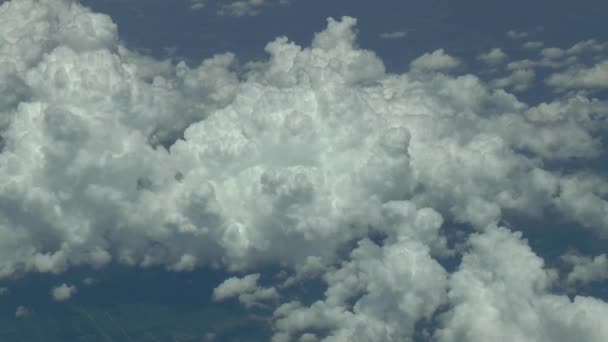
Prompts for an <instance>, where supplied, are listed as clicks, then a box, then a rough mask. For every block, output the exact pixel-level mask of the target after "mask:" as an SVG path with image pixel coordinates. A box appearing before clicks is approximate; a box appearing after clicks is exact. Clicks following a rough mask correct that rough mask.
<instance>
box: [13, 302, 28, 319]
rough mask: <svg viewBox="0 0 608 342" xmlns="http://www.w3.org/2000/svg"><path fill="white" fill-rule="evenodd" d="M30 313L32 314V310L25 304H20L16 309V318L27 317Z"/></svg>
mask: <svg viewBox="0 0 608 342" xmlns="http://www.w3.org/2000/svg"><path fill="white" fill-rule="evenodd" d="M29 314H30V310H29V309H28V308H27V307H25V306H23V305H19V306H18V307H17V310H15V318H23V317H27V316H28V315H29Z"/></svg>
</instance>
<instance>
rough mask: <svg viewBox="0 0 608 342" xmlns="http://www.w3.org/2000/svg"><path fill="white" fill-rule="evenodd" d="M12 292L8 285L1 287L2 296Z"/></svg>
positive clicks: (0, 294) (0, 295)
mask: <svg viewBox="0 0 608 342" xmlns="http://www.w3.org/2000/svg"><path fill="white" fill-rule="evenodd" d="M10 292H11V291H10V290H9V289H8V287H0V297H2V296H6V295H8V294H9V293H10Z"/></svg>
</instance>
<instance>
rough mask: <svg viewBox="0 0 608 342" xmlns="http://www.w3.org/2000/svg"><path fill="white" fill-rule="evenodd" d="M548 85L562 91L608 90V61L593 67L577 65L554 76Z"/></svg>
mask: <svg viewBox="0 0 608 342" xmlns="http://www.w3.org/2000/svg"><path fill="white" fill-rule="evenodd" d="M547 84H548V85H550V86H552V87H556V88H562V89H571V88H583V89H604V88H608V60H603V61H601V62H599V63H597V64H595V65H593V66H590V67H587V66H583V65H576V66H573V67H571V68H568V69H567V70H565V71H563V72H558V73H554V74H552V75H551V76H550V77H549V78H548V79H547Z"/></svg>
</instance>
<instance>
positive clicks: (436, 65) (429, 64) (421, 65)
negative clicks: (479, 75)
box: [410, 49, 461, 71]
mask: <svg viewBox="0 0 608 342" xmlns="http://www.w3.org/2000/svg"><path fill="white" fill-rule="evenodd" d="M460 65H461V62H460V61H459V60H458V59H456V58H454V57H452V56H450V55H448V54H446V53H445V50H443V49H439V50H435V51H433V52H432V53H425V54H424V55H422V56H420V57H418V58H416V59H415V60H413V61H412V63H410V69H412V70H421V71H447V70H451V69H455V68H458V67H459V66H460Z"/></svg>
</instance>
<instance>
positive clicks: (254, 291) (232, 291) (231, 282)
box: [212, 273, 278, 308]
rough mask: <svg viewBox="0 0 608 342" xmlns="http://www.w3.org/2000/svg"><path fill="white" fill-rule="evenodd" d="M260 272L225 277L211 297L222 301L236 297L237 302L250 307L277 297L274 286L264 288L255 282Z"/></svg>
mask: <svg viewBox="0 0 608 342" xmlns="http://www.w3.org/2000/svg"><path fill="white" fill-rule="evenodd" d="M259 279H260V274H259V273H256V274H250V275H247V276H245V277H243V278H236V277H232V278H229V279H226V280H225V281H224V282H223V283H221V284H220V285H218V286H217V287H216V288H215V289H214V290H213V295H212V298H213V300H214V301H223V300H226V299H229V298H233V297H238V299H239V302H241V303H242V304H244V305H245V306H246V307H248V308H250V307H252V306H254V305H258V304H260V302H263V301H267V300H274V299H277V298H278V293H277V291H276V289H275V288H273V287H270V288H264V287H261V286H258V284H257V282H258V280H259Z"/></svg>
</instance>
